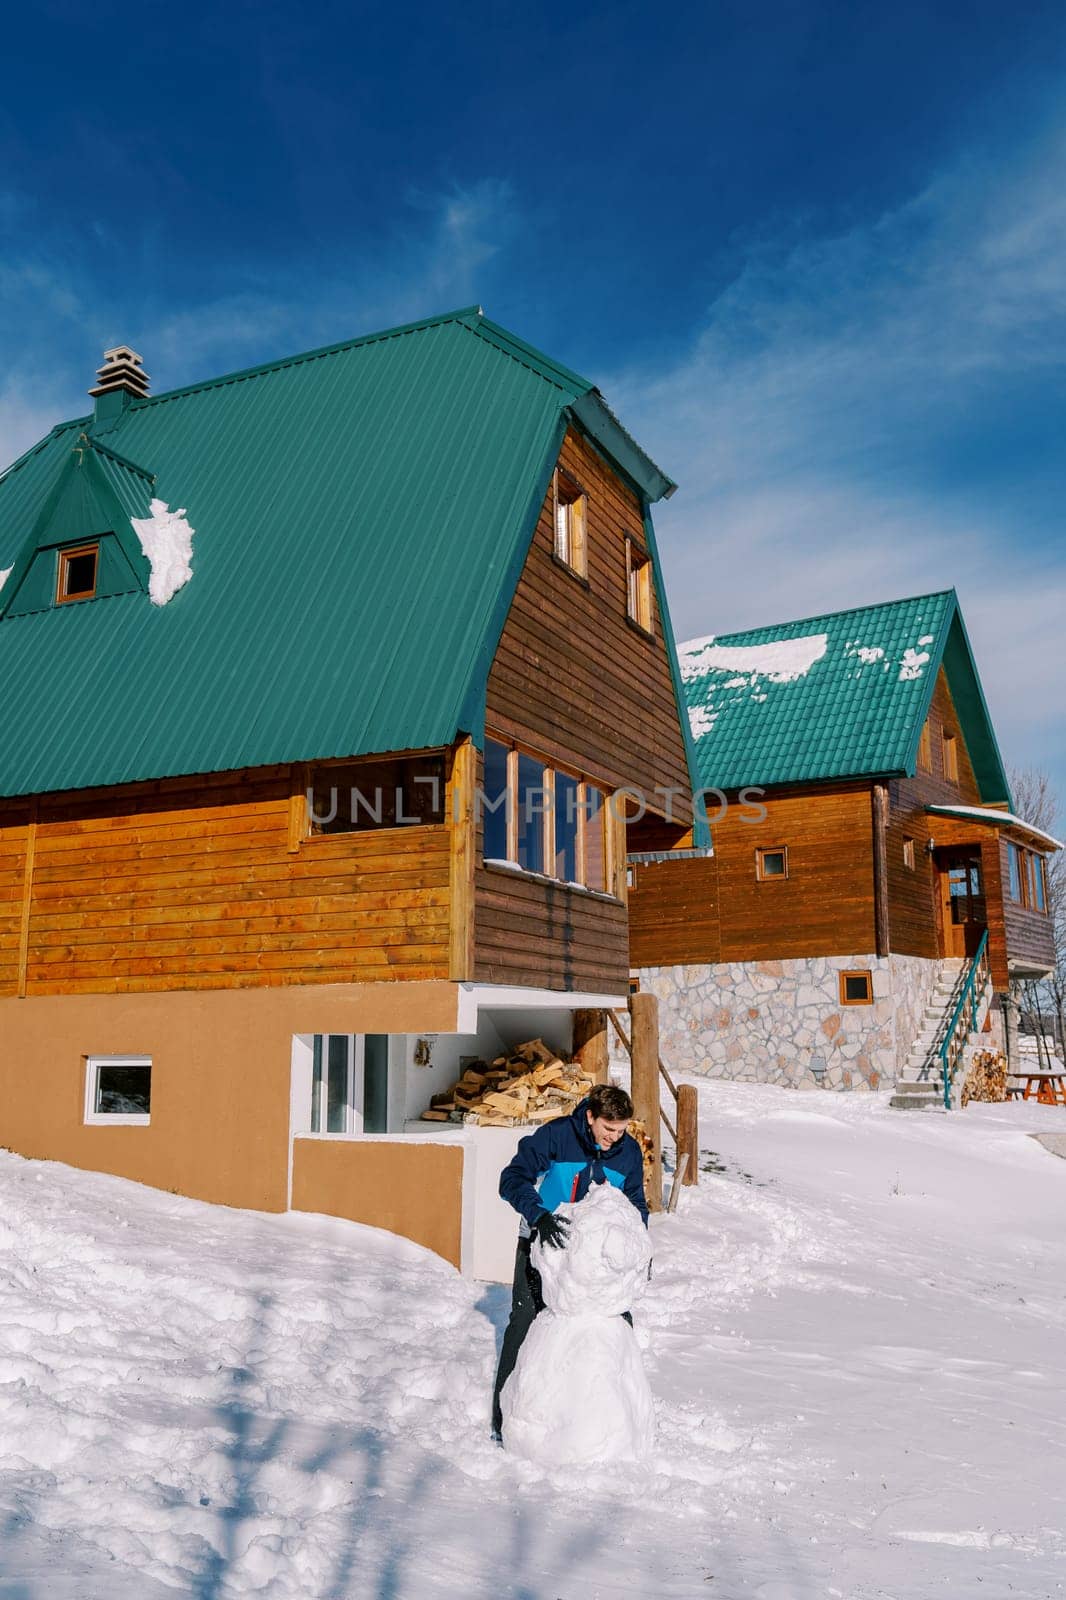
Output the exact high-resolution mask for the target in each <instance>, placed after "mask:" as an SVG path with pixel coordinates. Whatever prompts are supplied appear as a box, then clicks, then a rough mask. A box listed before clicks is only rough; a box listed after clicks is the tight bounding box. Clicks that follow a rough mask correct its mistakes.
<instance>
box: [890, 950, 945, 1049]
mask: <svg viewBox="0 0 1066 1600" xmlns="http://www.w3.org/2000/svg"><path fill="white" fill-rule="evenodd" d="M888 967H889V974H890V982H891V987H892V996H893V999H894V1000H895V1003H896V1023H895V1042H896V1071H897V1072H900V1071H902V1069H903V1066H904V1063H905V1062H906V1060H907V1057H908V1056H909V1055H910V1053H911V1045H912V1044H913V1043H914V1041H915V1039H916V1038H917V1036H918V1034H919V1032H920V1031H921V1024H922V1016H923V1013H924V1011H925V1008H926V1006H927V1005H928V1004H929V1000H930V997H931V996H932V993H933V990H934V989H935V988H936V985H937V979H938V977H939V976H940V963H939V962H938V961H927V960H926V959H925V957H924V956H889V958H888Z"/></svg>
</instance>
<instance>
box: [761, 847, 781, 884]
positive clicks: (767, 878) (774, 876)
mask: <svg viewBox="0 0 1066 1600" xmlns="http://www.w3.org/2000/svg"><path fill="white" fill-rule="evenodd" d="M767 856H780V857H781V858H782V864H783V866H784V869H785V870H784V872H766V871H765V870H764V869H765V859H766V857H767ZM755 881H756V883H786V882H787V881H788V845H787V844H765V845H757V846H756V847H755Z"/></svg>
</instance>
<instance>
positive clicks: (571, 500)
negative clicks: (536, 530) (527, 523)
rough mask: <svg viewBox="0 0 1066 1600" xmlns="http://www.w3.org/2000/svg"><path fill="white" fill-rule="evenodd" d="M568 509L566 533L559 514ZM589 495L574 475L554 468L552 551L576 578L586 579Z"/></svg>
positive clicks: (584, 580)
mask: <svg viewBox="0 0 1066 1600" xmlns="http://www.w3.org/2000/svg"><path fill="white" fill-rule="evenodd" d="M575 508H576V510H575ZM562 511H566V512H567V516H566V518H565V532H564V529H563V523H562V521H561V519H560V513H561V512H562ZM588 526H589V497H588V492H587V490H585V489H583V488H582V487H581V485H580V484H579V483H578V482H577V480H576V479H575V478H572V477H571V476H570V474H569V473H568V472H563V471H562V470H561V469H560V468H559V467H556V469H555V471H554V472H553V473H552V554H553V555H554V557H555V559H556V561H558V563H559V565H560V566H563V567H565V568H566V570H567V572H569V573H572V574H573V576H574V577H575V578H580V579H581V580H582V581H583V582H585V583H587V582H588V568H589V560H588Z"/></svg>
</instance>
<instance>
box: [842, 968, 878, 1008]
mask: <svg viewBox="0 0 1066 1600" xmlns="http://www.w3.org/2000/svg"><path fill="white" fill-rule="evenodd" d="M848 978H864V979H865V980H866V997H865V999H863V1000H849V998H848V992H847V991H848V985H847V979H848ZM839 981H840V1004H841V1005H842V1006H872V1005H873V1003H874V975H873V973H872V972H871V971H870V969H869V968H868V967H853V968H851V969H850V970H849V971H847V972H841V973H840V975H839Z"/></svg>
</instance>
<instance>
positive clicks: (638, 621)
mask: <svg viewBox="0 0 1066 1600" xmlns="http://www.w3.org/2000/svg"><path fill="white" fill-rule="evenodd" d="M651 578H652V566H651V555H650V553H649V552H648V551H647V550H645V548H644V546H643V545H642V544H639V543H638V542H637V540H636V539H634V538H633V536H632V534H629V533H627V534H626V619H627V621H629V622H631V623H632V624H633V626H634V628H638V629H639V630H640V632H641V633H643V634H645V635H646V636H647V638H649V639H654V637H655V611H654V607H653V605H652V593H651Z"/></svg>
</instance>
